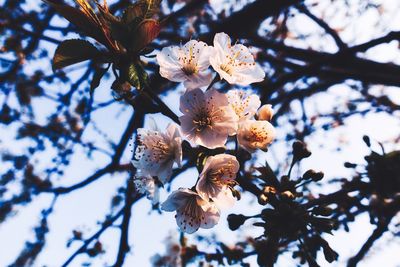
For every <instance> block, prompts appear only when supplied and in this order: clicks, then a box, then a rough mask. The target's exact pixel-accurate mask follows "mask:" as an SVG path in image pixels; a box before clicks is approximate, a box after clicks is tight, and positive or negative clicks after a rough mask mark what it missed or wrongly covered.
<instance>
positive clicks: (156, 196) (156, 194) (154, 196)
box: [133, 173, 160, 205]
mask: <svg viewBox="0 0 400 267" xmlns="http://www.w3.org/2000/svg"><path fill="white" fill-rule="evenodd" d="M133 182H134V183H135V187H136V190H137V191H138V192H139V193H141V194H144V195H145V196H146V197H147V198H148V199H150V200H151V201H152V204H153V205H155V204H157V203H158V202H160V187H159V186H158V184H157V182H156V180H155V179H154V178H153V177H152V176H150V175H142V174H141V173H137V174H136V176H135V178H134V179H133Z"/></svg>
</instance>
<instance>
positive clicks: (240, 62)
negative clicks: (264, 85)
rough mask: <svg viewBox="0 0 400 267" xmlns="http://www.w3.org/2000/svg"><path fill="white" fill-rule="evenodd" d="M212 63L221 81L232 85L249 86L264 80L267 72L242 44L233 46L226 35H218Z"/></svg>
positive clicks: (212, 53)
mask: <svg viewBox="0 0 400 267" xmlns="http://www.w3.org/2000/svg"><path fill="white" fill-rule="evenodd" d="M210 63H211V66H212V67H213V69H214V70H215V71H216V72H218V73H219V75H220V76H221V79H225V80H226V81H227V82H228V83H230V84H239V85H249V84H251V83H255V82H261V81H263V80H264V77H265V72H264V70H263V69H262V68H261V66H260V65H258V64H256V63H255V62H254V57H253V55H252V54H251V53H250V51H249V49H248V48H247V47H245V46H244V45H242V44H235V45H233V46H232V45H231V38H230V37H229V36H228V35H227V34H226V33H223V32H221V33H217V34H216V35H215V37H214V47H213V48H212V51H211V56H210Z"/></svg>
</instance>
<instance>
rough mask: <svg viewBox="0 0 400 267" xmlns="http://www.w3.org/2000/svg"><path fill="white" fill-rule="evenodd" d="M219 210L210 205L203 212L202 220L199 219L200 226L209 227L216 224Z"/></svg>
mask: <svg viewBox="0 0 400 267" xmlns="http://www.w3.org/2000/svg"><path fill="white" fill-rule="evenodd" d="M219 217H220V215H219V210H218V208H217V207H216V206H215V205H210V206H209V207H208V209H207V210H206V211H205V212H204V220H202V221H201V226H200V227H201V228H204V229H209V228H212V227H214V226H215V225H216V224H218V221H219Z"/></svg>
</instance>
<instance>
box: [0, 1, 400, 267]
mask: <svg viewBox="0 0 400 267" xmlns="http://www.w3.org/2000/svg"><path fill="white" fill-rule="evenodd" d="M388 6H389V4H388V3H385V2H383V3H380V4H376V3H375V1H353V2H351V1H346V0H341V1H328V0H326V1H320V2H319V1H302V0H281V1H273V0H255V1H219V2H218V1H211V0H210V1H205V0H192V1H183V0H182V1H170V0H164V1H161V0H153V1H151V0H138V1H127V0H116V1H110V3H106V2H104V3H99V2H97V1H95V0H93V1H89V0H87V1H86V0H75V1H68V2H67V1H65V2H63V1H62V0H44V2H41V1H25V0H21V1H13V0H5V1H4V4H3V6H2V9H1V10H0V33H1V36H0V43H1V46H0V47H1V55H0V62H1V67H0V69H1V73H0V88H1V97H0V101H1V103H0V107H1V110H0V123H1V128H2V134H1V139H2V140H1V141H0V142H1V146H2V147H1V154H2V167H1V168H0V173H1V176H0V177H1V178H0V184H1V187H0V223H2V224H7V223H12V220H13V215H14V214H15V213H16V212H18V211H20V210H23V209H24V206H29V205H32V204H33V202H34V201H35V199H37V198H39V197H40V196H43V195H46V196H51V197H52V201H51V202H50V203H49V205H48V206H47V207H44V208H43V210H42V212H41V214H40V219H39V222H38V223H37V226H36V227H34V229H33V230H34V240H33V241H26V243H25V246H24V248H23V249H22V251H21V252H20V254H19V255H18V256H17V258H16V259H15V261H14V262H13V263H10V266H35V260H36V258H37V257H38V255H39V254H40V253H45V250H46V248H45V245H46V237H47V236H48V235H49V234H50V233H52V232H51V231H52V229H51V227H50V226H49V224H48V220H49V218H50V217H51V216H52V214H53V212H54V210H56V206H57V201H58V200H59V199H61V198H63V197H64V196H66V195H68V194H70V193H72V192H75V191H77V192H79V194H84V190H83V189H86V188H88V187H90V186H91V185H93V184H94V183H95V182H96V181H98V180H101V179H105V177H107V176H109V175H115V176H118V177H122V178H123V179H124V183H123V186H121V187H119V189H118V190H117V192H116V193H115V195H114V196H113V197H112V198H111V199H110V203H111V205H110V208H109V211H108V212H107V213H106V214H104V219H103V221H101V222H100V223H99V224H98V229H95V230H93V231H83V230H79V229H77V230H74V231H73V232H72V233H71V234H70V236H71V239H70V240H69V241H68V242H67V244H66V245H67V247H69V246H70V245H71V244H77V243H78V244H79V245H80V247H79V248H78V249H77V250H76V251H75V252H74V253H73V254H71V256H70V257H69V258H68V259H58V262H59V265H62V266H68V265H70V264H71V263H72V262H73V261H74V260H75V258H76V257H78V256H81V255H82V254H86V255H87V256H89V257H90V258H94V257H97V256H99V255H101V254H106V255H107V248H105V247H104V246H103V244H102V242H101V240H100V237H101V235H102V234H103V233H104V232H106V231H108V230H110V229H112V228H115V227H117V228H118V229H119V243H118V244H113V245H114V246H116V247H118V249H117V250H118V252H117V253H116V258H115V260H114V264H113V266H123V265H124V262H125V259H126V258H127V257H135V255H131V254H128V252H129V251H131V250H132V246H133V245H134V246H140V245H141V244H132V242H131V241H130V240H129V238H128V237H129V231H130V229H131V228H133V227H135V225H134V224H133V225H132V221H134V220H142V219H143V220H144V219H145V218H132V206H134V205H135V204H137V203H138V202H139V201H142V199H143V198H145V197H146V193H143V192H142V191H140V190H139V188H137V187H138V186H137V184H136V183H135V181H134V178H133V177H135V176H137V175H138V174H137V173H138V170H137V169H136V167H135V166H136V165H135V166H134V165H132V164H131V161H130V160H131V159H133V157H134V155H133V154H134V153H133V152H134V151H135V150H136V149H137V147H138V146H139V145H140V144H139V143H140V142H139V141H138V140H139V135H138V133H137V130H138V129H139V128H142V127H144V125H145V121H148V118H149V117H150V116H151V115H154V114H158V115H155V116H159V114H162V115H163V116H164V117H163V118H164V120H165V121H170V122H173V123H175V124H177V125H179V124H181V121H180V119H179V116H180V114H177V112H176V111H175V110H177V108H176V106H178V104H177V103H179V99H178V97H177V95H178V94H181V91H182V86H181V84H179V83H176V82H172V81H169V80H167V79H165V78H163V77H162V76H161V75H160V66H159V64H158V63H157V60H156V59H155V57H156V55H157V54H158V53H160V51H161V50H162V49H163V48H164V47H168V46H179V44H184V43H186V42H188V41H190V40H200V41H203V42H205V43H207V44H209V45H211V44H212V43H213V38H214V36H215V35H216V34H217V33H220V32H224V33H226V34H228V35H229V36H230V37H231V38H232V40H234V41H233V42H235V40H237V43H243V44H245V45H246V46H247V47H250V51H251V52H252V54H253V55H254V58H255V61H256V62H257V64H259V65H260V66H262V68H263V70H264V71H265V73H266V77H265V79H263V81H262V82H256V83H252V84H251V85H248V86H239V87H240V88H241V89H244V90H247V91H248V92H254V93H255V94H257V95H258V96H259V98H260V100H261V105H264V104H271V105H272V107H273V109H274V115H273V117H272V119H271V118H270V121H271V123H272V124H273V125H274V126H275V128H276V129H277V131H278V135H277V138H276V140H275V143H273V144H271V145H270V146H269V147H268V150H269V151H268V152H264V151H258V152H257V153H253V154H252V153H249V152H248V151H246V149H242V148H240V147H239V146H238V144H237V141H235V140H234V138H231V137H229V138H228V145H227V146H226V147H225V148H221V147H218V148H207V147H206V146H194V145H193V143H190V142H188V141H183V143H182V154H183V156H182V157H183V164H182V166H181V168H174V169H173V171H172V175H171V178H170V183H171V184H173V183H174V179H175V178H176V177H178V176H179V175H185V174H186V171H188V170H190V169H192V168H194V169H196V168H197V170H198V171H199V173H201V172H202V170H203V168H205V162H206V160H207V159H208V158H210V157H212V156H216V155H218V154H221V153H226V154H231V155H234V156H235V157H236V158H237V161H238V163H239V166H240V167H239V170H238V173H237V177H236V179H235V183H237V184H238V186H237V187H235V188H236V189H233V188H232V192H233V194H234V195H235V197H237V198H238V199H239V198H240V196H241V195H243V196H245V195H246V196H248V197H249V198H251V199H253V200H256V201H257V203H258V204H257V207H255V208H254V207H252V208H249V209H248V213H243V214H242V213H239V214H236V213H232V214H230V215H229V216H228V217H227V218H223V217H221V220H225V219H227V221H228V224H229V228H230V229H231V230H232V231H238V232H240V233H241V237H242V238H241V239H240V238H236V237H237V236H236V235H233V234H234V233H232V240H233V241H232V243H231V244H225V243H223V242H221V241H219V240H218V238H217V237H216V238H210V237H203V236H198V237H197V239H188V237H187V234H184V233H181V235H180V238H179V240H174V239H170V240H169V241H168V242H167V254H166V255H160V254H157V255H156V256H154V257H153V262H152V263H153V265H155V266H181V265H182V266H185V265H188V264H194V266H197V265H201V266H206V263H212V264H221V265H223V264H227V265H234V264H238V265H241V266H250V263H248V259H249V258H253V259H254V258H255V259H256V261H255V262H257V263H258V265H260V266H274V265H275V264H276V263H277V262H278V260H279V257H280V256H282V255H285V254H287V253H291V255H292V256H293V265H296V264H297V265H307V264H308V265H309V266H326V264H327V263H326V262H329V263H332V262H334V261H336V260H337V259H338V257H339V254H338V253H337V252H336V251H335V250H334V249H333V248H332V247H331V246H330V245H329V243H328V241H327V238H326V236H327V233H329V234H333V238H335V232H336V231H339V230H342V229H344V230H345V231H348V232H349V233H348V235H349V236H351V234H352V233H351V231H350V228H349V225H350V224H351V223H354V224H356V222H354V221H355V220H356V218H358V217H360V216H361V215H362V214H367V215H368V216H369V218H370V224H371V225H372V226H373V227H375V230H374V231H373V232H372V233H371V235H370V236H369V238H368V239H367V240H365V243H364V244H362V245H361V246H360V248H359V249H358V252H357V253H356V254H355V255H354V256H352V257H351V258H349V259H347V263H346V264H347V266H349V267H351V266H357V265H358V263H359V262H361V261H362V260H363V259H364V258H365V257H366V255H368V252H369V251H370V249H371V248H372V247H373V246H374V243H375V241H377V240H378V239H380V238H381V237H382V236H383V235H384V234H385V233H387V232H391V233H392V234H393V236H394V237H397V236H398V235H399V234H398V232H399V222H398V218H396V215H397V214H398V211H399V210H400V152H399V151H398V150H396V149H399V146H398V144H399V138H400V135H399V133H398V128H397V133H395V134H397V136H395V137H394V138H393V139H391V140H385V143H384V144H382V143H380V142H378V141H376V140H373V139H371V140H370V137H368V133H365V134H366V135H365V136H364V138H363V141H364V143H365V145H366V148H369V149H370V152H369V154H368V155H366V156H365V162H364V163H362V164H361V163H358V164H356V163H352V162H343V164H344V166H345V167H346V168H349V169H350V172H349V173H352V175H349V176H348V177H342V176H341V174H338V173H325V175H324V173H323V172H322V170H320V167H319V166H318V161H317V159H315V158H313V155H312V152H313V151H312V150H311V149H309V148H307V143H308V142H309V140H311V139H310V137H312V136H315V135H320V136H324V134H325V133H329V132H331V131H334V130H335V129H337V128H338V127H346V121H347V120H349V119H351V118H362V117H366V116H369V115H371V114H382V115H383V116H385V117H388V118H391V119H394V120H396V119H398V114H399V113H398V112H399V110H400V101H398V99H399V98H398V92H396V91H397V89H398V87H399V86H400V66H399V65H398V62H399V61H398V55H399V53H398V44H399V41H400V32H399V31H392V28H394V27H393V26H392V24H391V21H390V20H391V19H390V16H391V15H393V14H396V12H398V11H399V10H400V6H399V5H396V4H393V6H392V7H391V8H389V7H388ZM371 13H373V15H371ZM394 16H395V15H394ZM358 18H364V20H365V19H368V18H370V19H371V20H372V19H374V20H376V23H375V24H371V25H372V26H370V25H369V24H368V23H366V22H365V23H366V27H370V28H366V29H364V32H362V33H360V35H361V34H364V35H363V36H358V33H357V29H356V27H355V26H354V25H353V24H352V20H357V19H358ZM341 20H342V21H341ZM310 25H311V26H310ZM332 25H341V26H337V27H336V26H335V27H334V26H332ZM304 27H305V28H304ZM308 27H310V29H308ZM365 36H368V39H365ZM393 51H394V52H393ZM384 52H387V54H388V55H390V59H387V56H386V54H385V53H384ZM392 55H393V56H392ZM77 63H79V64H77ZM215 77H216V78H217V79H214V80H213V82H212V84H211V85H210V86H209V88H211V87H212V86H215V87H216V88H217V89H218V91H219V92H228V91H229V90H232V89H236V88H237V86H235V85H232V84H230V83H228V82H219V79H218V78H219V76H218V75H216V76H215ZM335 87H339V88H340V91H341V92H340V93H339V95H340V99H339V100H338V98H337V97H336V96H335V94H332V93H331V89H332V88H335ZM209 88H207V91H209V90H208V89H209ZM390 90H394V93H391V91H390ZM321 95H323V96H324V97H326V98H325V100H324V99H322V100H320V98H319V97H320V96H321ZM171 99H172V100H171ZM337 100H338V101H337ZM318 101H326V104H324V103H323V105H324V106H325V107H324V111H322V112H321V111H320V110H319V109H318V108H317V107H316V104H315V103H316V102H318ZM111 110H112V111H111ZM121 114H122V115H121ZM149 115H150V116H149ZM146 118H147V120H146ZM157 118H158V117H157ZM116 121H118V123H117V124H115V123H116ZM156 124H158V121H157V122H156ZM114 125H118V127H114ZM397 126H398V124H397ZM376 127H378V128H381V129H382V130H383V131H396V129H389V128H385V127H387V126H385V125H384V123H381V124H379V123H377V125H376ZM326 143H327V144H328V143H329V145H333V146H334V147H335V148H337V149H338V150H340V149H341V147H342V146H343V144H342V143H341V142H340V140H327V141H326ZM348 146H350V147H351V146H352V144H348ZM274 150H279V151H280V153H278V154H279V155H285V156H276V157H274V156H271V151H274ZM386 150H389V151H386ZM339 153H340V152H339ZM266 154H267V155H268V156H267V158H268V160H267V162H265V155H266ZM356 155H357V154H356V153H355V156H354V157H353V158H352V161H353V162H361V161H362V160H363V159H362V158H357V156H356ZM306 158H307V161H308V162H311V163H313V162H315V163H314V165H313V166H315V167H314V168H313V169H311V168H310V169H308V168H307V169H304V168H303V167H302V166H303V165H302V163H303V162H304V160H305V159H306ZM326 160H329V159H326ZM260 161H262V164H260ZM86 164H87V166H88V167H87V168H86V170H84V169H82V168H84V166H85V165H86ZM89 166H90V167H89ZM90 169H95V171H94V172H93V173H91V174H89V175H87V176H86V177H84V176H80V177H77V178H76V179H75V178H74V179H75V180H74V179H71V177H70V176H71V173H74V175H75V174H76V173H80V171H82V173H87V170H90ZM314 169H315V170H314ZM71 170H73V172H71ZM324 177H325V178H324ZM71 180H72V182H71ZM160 183H161V182H160ZM161 184H162V183H161ZM196 185H197V182H196ZM331 188H333V189H331ZM81 189H82V190H81ZM164 189H165V190H166V191H170V185H168V186H167V185H166V186H165V188H164ZM327 190H328V192H329V193H326V192H327ZM322 192H324V193H322ZM143 201H145V200H143ZM71 205H74V204H71ZM152 208H153V210H154V211H159V212H161V207H160V205H159V204H158V203H157V202H154V203H153V205H152ZM60 212H62V211H60ZM166 218H167V217H166ZM72 219H73V218H72ZM169 219H171V218H169ZM171 220H172V219H171ZM249 222H250V223H249ZM251 223H252V224H251ZM244 224H246V225H251V227H252V228H255V229H261V230H262V231H261V232H262V234H260V235H253V231H249V232H248V233H247V230H248V228H244V227H243V225H244ZM391 226H393V227H391ZM393 229H394V230H393ZM208 231H211V232H212V231H213V230H212V229H211V230H208ZM244 236H246V238H244ZM26 239H27V240H29V238H28V237H27V238H26ZM8 242H9V240H2V244H3V246H7V243H8ZM207 242H208V243H209V244H211V246H210V249H203V247H202V246H201V244H204V243H207ZM133 250H134V248H133ZM319 251H322V254H323V256H324V259H325V260H326V261H325V262H324V261H323V259H321V258H317V255H318V253H319Z"/></svg>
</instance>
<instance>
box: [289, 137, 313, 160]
mask: <svg viewBox="0 0 400 267" xmlns="http://www.w3.org/2000/svg"><path fill="white" fill-rule="evenodd" d="M292 147H293V157H294V160H296V161H300V160H302V159H304V158H308V157H309V156H311V152H310V151H309V150H308V149H307V145H306V144H305V143H303V142H301V141H295V142H294V143H293V146H292Z"/></svg>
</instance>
